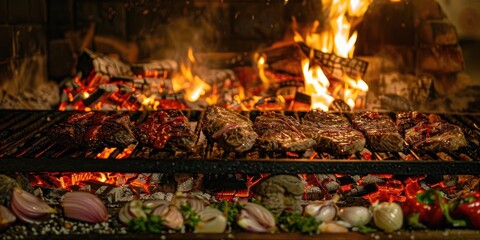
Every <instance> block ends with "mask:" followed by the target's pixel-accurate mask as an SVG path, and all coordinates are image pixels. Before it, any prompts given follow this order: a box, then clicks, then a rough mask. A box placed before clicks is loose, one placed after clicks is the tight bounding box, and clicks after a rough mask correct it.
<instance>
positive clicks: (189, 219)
mask: <svg viewBox="0 0 480 240" xmlns="http://www.w3.org/2000/svg"><path fill="white" fill-rule="evenodd" d="M180 212H182V215H183V218H184V220H185V226H186V227H188V228H195V226H197V224H198V223H199V222H200V220H201V219H200V216H199V215H198V213H197V212H195V211H194V210H193V209H192V207H191V206H189V205H183V206H182V207H180Z"/></svg>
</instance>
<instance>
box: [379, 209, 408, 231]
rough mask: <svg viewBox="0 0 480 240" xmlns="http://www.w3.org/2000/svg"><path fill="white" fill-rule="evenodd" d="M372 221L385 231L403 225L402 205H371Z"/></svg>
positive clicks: (393, 229)
mask: <svg viewBox="0 0 480 240" xmlns="http://www.w3.org/2000/svg"><path fill="white" fill-rule="evenodd" d="M373 222H374V223H375V226H377V227H378V228H380V229H382V230H384V231H385V232H393V231H396V230H398V229H400V228H402V225H403V212H402V207H400V205H398V204H397V203H388V202H383V203H380V204H378V203H376V204H374V205H373Z"/></svg>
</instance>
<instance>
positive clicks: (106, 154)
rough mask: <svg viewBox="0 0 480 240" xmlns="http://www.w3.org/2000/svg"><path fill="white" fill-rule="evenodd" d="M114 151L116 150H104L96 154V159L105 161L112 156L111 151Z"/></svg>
mask: <svg viewBox="0 0 480 240" xmlns="http://www.w3.org/2000/svg"><path fill="white" fill-rule="evenodd" d="M115 149H117V148H105V149H103V151H102V152H101V153H99V154H97V158H100V159H107V158H108V157H110V154H112V153H113V151H115Z"/></svg>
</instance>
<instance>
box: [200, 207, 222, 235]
mask: <svg viewBox="0 0 480 240" xmlns="http://www.w3.org/2000/svg"><path fill="white" fill-rule="evenodd" d="M198 215H199V216H200V222H199V223H198V224H197V226H195V231H194V232H195V233H223V232H224V231H225V229H226V228H227V218H226V217H225V216H224V215H223V213H222V212H221V211H220V210H218V209H216V208H212V207H206V208H205V209H204V210H203V211H201V212H200V213H199V214H198Z"/></svg>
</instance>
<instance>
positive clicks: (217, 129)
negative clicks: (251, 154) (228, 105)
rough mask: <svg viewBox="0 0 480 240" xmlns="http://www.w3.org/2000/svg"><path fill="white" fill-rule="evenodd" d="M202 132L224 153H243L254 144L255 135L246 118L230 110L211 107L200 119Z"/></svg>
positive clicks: (251, 124) (250, 122) (251, 125)
mask: <svg viewBox="0 0 480 240" xmlns="http://www.w3.org/2000/svg"><path fill="white" fill-rule="evenodd" d="M202 131H203V134H205V136H206V137H207V138H208V139H210V140H213V141H215V142H216V143H217V144H218V145H220V146H221V147H222V148H223V149H224V150H225V151H234V152H237V153H243V152H245V151H248V150H250V149H251V148H252V147H253V144H255V139H256V138H257V136H258V135H257V134H256V133H255V131H254V130H253V123H252V121H250V119H248V118H247V117H245V116H243V115H241V114H240V113H238V112H235V111H233V110H230V109H225V108H222V107H217V106H211V107H208V108H207V110H206V111H205V116H204V117H203V119H202Z"/></svg>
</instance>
